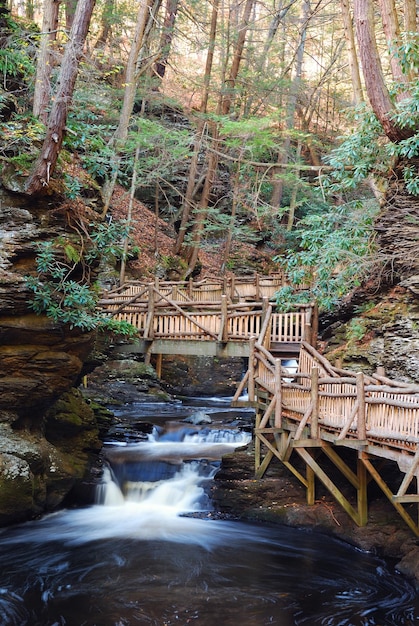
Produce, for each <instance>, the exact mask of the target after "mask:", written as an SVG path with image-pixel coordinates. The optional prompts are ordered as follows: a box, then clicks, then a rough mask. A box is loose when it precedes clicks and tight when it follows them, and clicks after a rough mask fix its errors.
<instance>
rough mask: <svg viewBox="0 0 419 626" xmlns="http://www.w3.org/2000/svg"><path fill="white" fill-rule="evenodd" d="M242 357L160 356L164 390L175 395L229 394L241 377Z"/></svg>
mask: <svg viewBox="0 0 419 626" xmlns="http://www.w3.org/2000/svg"><path fill="white" fill-rule="evenodd" d="M244 371H245V361H244V359H242V358H238V357H236V358H231V359H219V358H213V357H199V356H180V355H179V356H176V357H171V356H166V355H165V356H164V357H163V362H162V375H161V378H162V381H163V383H164V385H165V388H166V389H167V391H168V392H169V393H171V394H176V395H179V396H204V397H215V396H218V397H220V396H233V395H234V393H235V392H236V390H237V387H238V385H239V383H240V381H241V379H242V378H243V374H244Z"/></svg>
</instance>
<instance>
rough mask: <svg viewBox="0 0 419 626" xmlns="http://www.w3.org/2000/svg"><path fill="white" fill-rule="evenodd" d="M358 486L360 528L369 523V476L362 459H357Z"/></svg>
mask: <svg viewBox="0 0 419 626" xmlns="http://www.w3.org/2000/svg"><path fill="white" fill-rule="evenodd" d="M357 478H358V486H357V490H356V495H357V504H358V516H359V522H358V523H359V526H365V525H366V524H367V522H368V490H367V487H368V474H367V469H366V467H365V465H364V463H363V462H362V460H361V459H360V458H358V459H357Z"/></svg>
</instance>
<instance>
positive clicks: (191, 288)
mask: <svg viewBox="0 0 419 626" xmlns="http://www.w3.org/2000/svg"><path fill="white" fill-rule="evenodd" d="M192 294H193V279H192V278H190V279H189V281H188V296H189V297H190V299H191V300H192Z"/></svg>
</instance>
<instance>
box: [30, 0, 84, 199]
mask: <svg viewBox="0 0 419 626" xmlns="http://www.w3.org/2000/svg"><path fill="white" fill-rule="evenodd" d="M94 6H95V0H79V2H78V4H77V9H76V14H75V16H74V22H73V27H72V29H71V32H70V36H69V41H68V43H67V45H66V47H65V51H64V57H63V61H62V64H61V69H60V73H59V76H58V81H57V90H56V92H55V95H54V99H53V103H52V107H51V112H50V114H49V116H48V123H47V133H46V137H45V139H44V143H43V145H42V148H41V152H40V155H39V157H38V159H37V160H36V162H35V164H34V166H33V168H32V171H31V173H30V175H29V178H28V180H27V182H26V187H25V193H26V194H28V195H30V196H32V195H36V194H40V193H45V192H46V191H47V190H48V187H49V184H50V179H51V176H52V174H53V172H54V170H55V166H56V164H57V158H58V154H59V152H60V149H61V145H62V142H63V137H64V131H65V125H66V121H67V112H68V108H69V106H70V104H71V99H72V97H73V92H74V85H75V83H76V78H77V72H78V67H79V62H80V59H81V56H82V54H83V46H84V42H85V40H86V36H87V33H88V30H89V25H90V19H91V17H92V13H93V8H94Z"/></svg>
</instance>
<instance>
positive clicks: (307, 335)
mask: <svg viewBox="0 0 419 626" xmlns="http://www.w3.org/2000/svg"><path fill="white" fill-rule="evenodd" d="M300 311H301V309H300ZM311 330H312V328H311V320H310V311H309V309H306V311H305V313H304V328H303V341H306V342H307V343H309V344H310V346H311V340H312V337H311Z"/></svg>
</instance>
